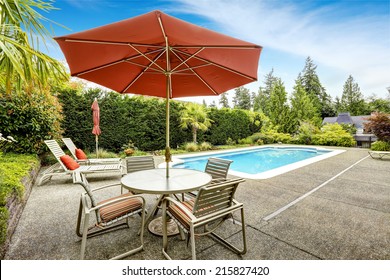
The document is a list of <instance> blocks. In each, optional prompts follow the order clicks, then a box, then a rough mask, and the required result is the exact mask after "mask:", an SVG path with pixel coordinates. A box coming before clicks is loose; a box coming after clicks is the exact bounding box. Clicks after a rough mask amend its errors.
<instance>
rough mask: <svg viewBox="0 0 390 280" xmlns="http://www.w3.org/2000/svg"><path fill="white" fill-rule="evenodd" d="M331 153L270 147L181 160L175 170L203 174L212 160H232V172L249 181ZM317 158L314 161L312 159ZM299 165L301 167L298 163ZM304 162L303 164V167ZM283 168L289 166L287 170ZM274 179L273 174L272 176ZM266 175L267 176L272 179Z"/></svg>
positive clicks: (281, 171) (293, 167) (309, 149)
mask: <svg viewBox="0 0 390 280" xmlns="http://www.w3.org/2000/svg"><path fill="white" fill-rule="evenodd" d="M331 152H332V150H327V149H316V148H295V147H285V148H283V147H267V148H264V147H263V148H257V149H251V150H244V151H242V150H241V151H234V152H228V153H226V152H225V153H218V154H208V155H203V156H190V157H179V160H180V161H181V163H179V164H174V165H173V167H176V168H189V169H196V170H201V171H204V169H205V167H206V163H207V160H208V158H209V157H218V158H223V159H229V160H233V163H232V164H231V166H230V170H229V173H230V174H235V173H236V175H240V176H243V177H247V178H262V177H264V176H261V175H259V174H265V173H267V172H268V173H269V171H272V170H278V172H277V173H278V174H280V173H284V172H287V171H289V170H292V169H296V168H298V167H301V166H303V165H307V164H310V163H312V162H315V161H318V160H321V159H323V158H326V157H328V156H325V157H324V155H327V154H330V153H331ZM316 157H317V158H318V160H317V159H316V160H314V161H311V160H310V159H313V158H316ZM297 163H298V164H297ZM302 163H303V164H302ZM284 167H288V168H287V169H286V168H284ZM272 176H274V175H272ZM272 176H270V175H267V177H272Z"/></svg>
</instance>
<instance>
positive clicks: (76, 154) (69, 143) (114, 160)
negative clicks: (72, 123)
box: [62, 138, 121, 164]
mask: <svg viewBox="0 0 390 280" xmlns="http://www.w3.org/2000/svg"><path fill="white" fill-rule="evenodd" d="M62 141H63V142H64V143H65V146H66V147H67V148H68V150H69V152H70V153H71V155H72V156H73V158H74V159H75V160H76V161H77V162H78V163H84V164H116V163H120V162H121V158H87V157H86V156H85V154H84V152H83V151H82V150H81V149H77V147H76V145H75V144H74V143H73V141H72V139H70V138H62ZM80 154H81V155H82V156H81V157H80Z"/></svg>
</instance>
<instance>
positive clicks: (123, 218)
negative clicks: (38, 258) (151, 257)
mask: <svg viewBox="0 0 390 280" xmlns="http://www.w3.org/2000/svg"><path fill="white" fill-rule="evenodd" d="M73 183H74V184H78V185H81V186H82V187H83V188H84V190H85V193H82V194H81V198H80V207H79V212H78V217H77V228H76V233H77V235H78V236H80V237H82V240H81V249H80V259H84V256H85V247H86V244H87V238H89V237H93V236H96V235H100V234H102V233H106V232H108V231H112V230H113V229H114V228H118V227H121V226H126V227H130V224H129V217H131V216H134V215H140V216H141V223H140V233H139V235H140V246H138V247H136V248H135V249H132V250H130V251H128V252H126V253H123V254H120V255H118V256H116V257H113V258H112V259H122V258H124V257H126V256H129V255H132V254H134V253H137V252H139V251H141V250H143V246H144V240H143V234H144V225H145V199H144V198H143V197H142V196H140V195H134V194H132V193H126V194H121V195H118V196H115V197H111V198H108V199H105V200H103V201H100V202H98V201H97V198H96V195H95V193H96V192H98V191H101V190H106V189H107V188H110V187H114V186H120V183H118V184H111V185H106V186H102V187H99V188H95V189H93V190H92V189H91V187H90V185H89V183H88V181H87V179H86V177H85V174H82V173H79V172H74V173H73ZM91 215H92V216H94V218H95V219H94V222H95V223H94V224H92V223H90V218H93V217H91ZM119 222H122V223H119Z"/></svg>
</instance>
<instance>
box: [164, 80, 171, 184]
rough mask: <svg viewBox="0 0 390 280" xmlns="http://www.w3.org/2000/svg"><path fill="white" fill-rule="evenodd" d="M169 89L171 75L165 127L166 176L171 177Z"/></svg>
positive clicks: (168, 83)
mask: <svg viewBox="0 0 390 280" xmlns="http://www.w3.org/2000/svg"><path fill="white" fill-rule="evenodd" d="M169 89H170V77H169V75H167V99H166V105H165V114H166V118H165V127H166V133H165V143H166V147H165V163H166V177H167V178H169V162H170V161H171V151H170V144H169V97H170V96H169V95H170V94H169V92H170V91H169Z"/></svg>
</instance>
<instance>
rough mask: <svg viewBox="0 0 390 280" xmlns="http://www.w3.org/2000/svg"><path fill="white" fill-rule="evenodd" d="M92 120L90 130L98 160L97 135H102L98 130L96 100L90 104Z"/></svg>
mask: <svg viewBox="0 0 390 280" xmlns="http://www.w3.org/2000/svg"><path fill="white" fill-rule="evenodd" d="M91 109H92V120H93V128H92V134H94V135H95V142H96V157H97V158H98V147H99V145H98V143H99V135H100V133H102V131H101V130H100V108H99V104H98V101H97V99H96V98H95V100H94V101H93V102H92V106H91Z"/></svg>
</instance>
